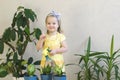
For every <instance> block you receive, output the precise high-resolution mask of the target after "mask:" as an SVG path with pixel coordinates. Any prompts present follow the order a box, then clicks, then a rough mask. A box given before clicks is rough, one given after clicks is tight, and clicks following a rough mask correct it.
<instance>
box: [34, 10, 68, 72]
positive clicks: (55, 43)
mask: <svg viewBox="0 0 120 80" xmlns="http://www.w3.org/2000/svg"><path fill="white" fill-rule="evenodd" d="M45 23H46V28H47V33H46V34H42V35H41V36H40V38H39V40H38V42H37V45H36V47H37V50H40V49H42V59H41V64H40V65H41V67H45V63H46V60H47V58H46V55H48V56H47V57H49V58H50V59H51V60H52V61H54V63H55V64H56V65H57V66H59V67H62V66H63V65H64V59H63V53H64V52H66V51H67V44H66V42H65V39H66V38H65V36H64V35H63V34H62V31H61V27H60V26H61V21H60V15H59V14H58V13H56V12H54V11H52V12H51V13H49V14H48V15H47V17H46V20H45ZM47 49H49V50H50V53H49V54H47V53H46V51H45V50H47ZM64 71H65V70H64V67H63V72H64Z"/></svg>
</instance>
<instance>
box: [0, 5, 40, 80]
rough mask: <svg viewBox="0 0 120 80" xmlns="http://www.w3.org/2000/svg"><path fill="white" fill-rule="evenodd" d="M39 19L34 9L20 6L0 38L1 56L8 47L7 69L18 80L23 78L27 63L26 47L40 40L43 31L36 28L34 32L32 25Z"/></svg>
mask: <svg viewBox="0 0 120 80" xmlns="http://www.w3.org/2000/svg"><path fill="white" fill-rule="evenodd" d="M36 19H37V15H36V14H35V12H34V11H32V9H28V8H24V7H23V6H19V7H18V8H17V11H16V12H15V14H14V17H13V21H12V24H11V26H10V27H8V28H7V29H6V30H5V31H4V33H3V35H2V37H1V38H0V54H2V53H3V51H4V50H5V48H4V46H5V45H7V46H8V52H7V53H6V56H7V57H6V62H4V64H7V67H8V68H7V69H8V71H9V72H10V73H12V75H13V76H15V77H16V78H18V77H21V76H23V74H24V73H23V70H25V67H24V65H26V64H27V61H26V60H24V59H23V55H24V53H25V50H26V47H27V45H28V43H29V42H35V41H34V40H35V39H39V36H40V35H41V30H40V29H39V28H34V30H33V31H32V30H31V28H30V23H31V22H34V21H35V20H36Z"/></svg>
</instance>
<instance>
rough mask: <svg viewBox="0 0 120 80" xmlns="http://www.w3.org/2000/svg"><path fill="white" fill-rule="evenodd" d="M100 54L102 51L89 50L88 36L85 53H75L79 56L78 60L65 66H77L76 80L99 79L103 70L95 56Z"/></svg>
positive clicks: (89, 40) (89, 41)
mask: <svg viewBox="0 0 120 80" xmlns="http://www.w3.org/2000/svg"><path fill="white" fill-rule="evenodd" d="M101 54H104V52H93V51H91V37H89V39H88V43H87V48H86V49H85V53H83V54H75V56H78V57H79V62H78V63H70V64H67V65H66V66H68V65H75V66H78V67H79V71H78V72H77V73H76V74H77V80H100V75H101V76H103V72H102V67H101V66H100V65H99V63H100V60H99V59H98V58H97V56H98V55H101ZM100 73H101V74H100Z"/></svg>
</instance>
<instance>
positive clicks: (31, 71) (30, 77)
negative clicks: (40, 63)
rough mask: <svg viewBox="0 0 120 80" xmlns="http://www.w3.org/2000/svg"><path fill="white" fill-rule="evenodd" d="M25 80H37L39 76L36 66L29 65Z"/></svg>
mask: <svg viewBox="0 0 120 80" xmlns="http://www.w3.org/2000/svg"><path fill="white" fill-rule="evenodd" d="M24 79H25V80H37V76H36V75H35V65H34V64H29V65H28V66H27V74H26V75H25V76H24Z"/></svg>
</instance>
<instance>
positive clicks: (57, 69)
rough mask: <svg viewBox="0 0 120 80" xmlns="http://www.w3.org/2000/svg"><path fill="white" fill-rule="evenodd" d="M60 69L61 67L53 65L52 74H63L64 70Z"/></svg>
mask: <svg viewBox="0 0 120 80" xmlns="http://www.w3.org/2000/svg"><path fill="white" fill-rule="evenodd" d="M62 69H63V67H60V66H58V65H55V66H54V68H53V73H54V75H56V76H62V75H64V72H63V71H62Z"/></svg>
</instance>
